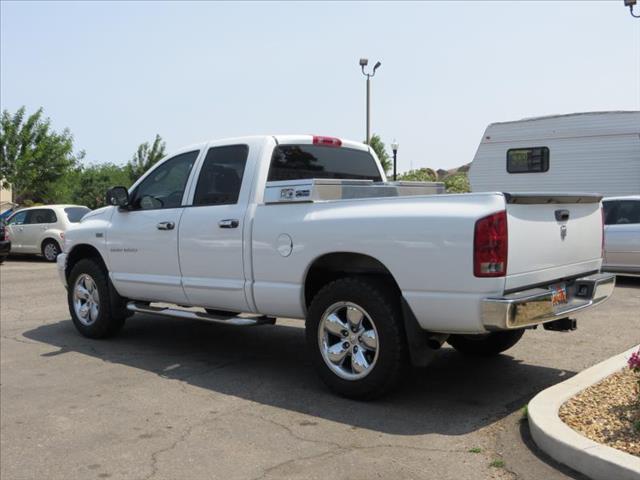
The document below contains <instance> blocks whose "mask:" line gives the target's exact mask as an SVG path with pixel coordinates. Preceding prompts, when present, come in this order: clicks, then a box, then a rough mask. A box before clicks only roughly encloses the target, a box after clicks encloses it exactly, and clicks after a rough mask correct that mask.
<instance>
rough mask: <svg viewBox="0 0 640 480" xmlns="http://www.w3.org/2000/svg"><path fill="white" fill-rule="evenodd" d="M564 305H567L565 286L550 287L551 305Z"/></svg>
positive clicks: (560, 284)
mask: <svg viewBox="0 0 640 480" xmlns="http://www.w3.org/2000/svg"><path fill="white" fill-rule="evenodd" d="M565 303H567V285H566V284H565V283H557V284H556V285H551V305H553V306H554V307H557V306H558V305H564V304H565Z"/></svg>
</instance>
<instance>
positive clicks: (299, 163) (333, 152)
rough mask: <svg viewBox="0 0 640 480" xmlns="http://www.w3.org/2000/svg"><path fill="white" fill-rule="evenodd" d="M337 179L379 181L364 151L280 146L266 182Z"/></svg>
mask: <svg viewBox="0 0 640 480" xmlns="http://www.w3.org/2000/svg"><path fill="white" fill-rule="evenodd" d="M306 178H341V179H350V180H373V181H374V182H379V181H382V177H381V176H380V171H379V170H378V166H377V164H376V161H375V159H374V158H373V156H372V155H371V154H370V153H369V152H367V151H364V150H356V149H353V148H336V147H325V146H320V145H280V146H278V147H276V148H275V150H274V151H273V158H272V159H271V168H270V170H269V180H270V181H273V180H302V179H306Z"/></svg>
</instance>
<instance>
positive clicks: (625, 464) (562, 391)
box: [527, 345, 640, 480]
mask: <svg viewBox="0 0 640 480" xmlns="http://www.w3.org/2000/svg"><path fill="white" fill-rule="evenodd" d="M637 349H638V345H636V346H635V347H633V348H630V349H629V350H627V351H626V352H624V353H621V354H619V355H616V356H615V357H611V358H610V359H608V360H605V361H604V362H601V363H598V364H597V365H594V366H593V367H591V368H587V369H586V370H584V371H583V372H580V373H578V374H577V375H575V376H574V377H572V378H570V379H569V380H566V381H564V382H562V383H559V384H557V385H554V386H553V387H550V388H547V389H546V390H543V391H542V392H540V393H539V394H538V395H536V396H535V397H534V398H533V400H531V401H530V402H529V406H528V407H527V414H528V415H527V416H528V419H529V427H530V430H531V436H532V437H533V440H534V441H535V442H536V444H537V445H538V447H540V448H541V449H542V450H543V451H544V452H546V453H547V454H548V455H550V456H551V457H552V458H554V459H555V460H557V461H558V462H560V463H563V464H565V465H567V466H569V467H571V468H573V469H574V470H577V471H578V472H581V473H583V474H585V475H587V476H588V477H590V478H592V479H594V480H611V479H614V478H615V479H616V480H640V458H639V457H636V456H634V455H630V454H628V453H625V452H622V451H620V450H616V449H615V448H611V447H607V446H606V445H602V444H600V443H597V442H594V441H593V440H590V439H588V438H587V437H583V436H582V435H580V434H579V433H578V432H576V431H575V430H573V429H572V428H571V427H569V426H568V425H567V424H565V423H564V422H563V421H562V420H560V417H559V416H558V412H559V410H560V407H561V406H562V404H563V403H564V402H566V401H567V400H569V399H570V398H571V397H573V396H574V395H576V394H577V393H578V392H580V391H582V390H584V389H585V388H587V387H589V386H591V385H593V384H594V383H598V382H599V381H600V380H602V379H604V378H606V377H608V376H609V375H611V374H612V373H615V372H617V371H618V370H621V369H622V368H624V367H625V366H626V363H627V359H628V358H629V356H631V353H632V352H634V351H636V350H637Z"/></svg>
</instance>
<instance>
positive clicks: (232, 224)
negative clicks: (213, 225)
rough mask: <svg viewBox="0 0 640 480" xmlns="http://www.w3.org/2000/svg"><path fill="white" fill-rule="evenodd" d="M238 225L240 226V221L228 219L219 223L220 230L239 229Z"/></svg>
mask: <svg viewBox="0 0 640 480" xmlns="http://www.w3.org/2000/svg"><path fill="white" fill-rule="evenodd" d="M238 225H240V221H239V220H237V219H235V218H227V219H226V220H220V221H219V222H218V226H219V227H220V228H238Z"/></svg>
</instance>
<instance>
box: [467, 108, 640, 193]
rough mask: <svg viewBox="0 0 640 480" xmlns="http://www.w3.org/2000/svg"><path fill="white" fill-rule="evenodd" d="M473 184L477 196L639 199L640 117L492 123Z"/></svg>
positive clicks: (473, 173)
mask: <svg viewBox="0 0 640 480" xmlns="http://www.w3.org/2000/svg"><path fill="white" fill-rule="evenodd" d="M469 180H470V182H471V189H472V191H474V192H486V191H507V192H534V191H535V192H593V193H600V194H602V195H604V196H614V195H616V196H617V195H637V194H640V112H636V111H633V112H590V113H572V114H569V115H553V116H548V117H538V118H527V119H524V120H518V121H513V122H500V123H492V124H491V125H489V126H488V127H487V129H486V131H485V132H484V135H483V136H482V140H481V142H480V146H479V147H478V150H477V151H476V155H475V157H474V159H473V163H472V164H471V169H470V171H469Z"/></svg>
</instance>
